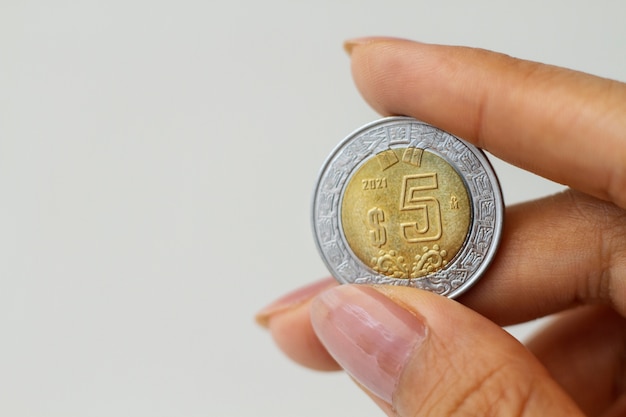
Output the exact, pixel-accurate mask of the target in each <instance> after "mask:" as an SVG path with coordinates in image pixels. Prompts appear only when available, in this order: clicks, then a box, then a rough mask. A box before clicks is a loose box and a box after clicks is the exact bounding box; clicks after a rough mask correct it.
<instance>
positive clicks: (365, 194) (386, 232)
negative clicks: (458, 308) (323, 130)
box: [313, 117, 504, 298]
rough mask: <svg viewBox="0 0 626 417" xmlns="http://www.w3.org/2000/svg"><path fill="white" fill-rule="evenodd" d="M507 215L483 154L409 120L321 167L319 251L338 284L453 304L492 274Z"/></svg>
mask: <svg viewBox="0 0 626 417" xmlns="http://www.w3.org/2000/svg"><path fill="white" fill-rule="evenodd" d="M503 215H504V207H503V200H502V193H501V191H500V186H499V183H498V180H497V177H496V175H495V172H494V171H493V168H492V167H491V164H490V163H489V161H488V159H487V157H486V156H485V154H484V153H483V152H482V151H481V150H480V149H478V148H476V147H475V146H473V145H471V144H469V143H467V142H465V141H463V140H461V139H459V138H457V137H455V136H453V135H451V134H449V133H447V132H445V131H442V130H440V129H438V128H436V127H433V126H431V125H428V124H426V123H422V122H420V121H418V120H415V119H413V118H409V117H388V118H384V119H381V120H378V121H375V122H373V123H370V124H368V125H366V126H364V127H362V128H361V129H359V130H357V131H355V132H354V133H352V134H351V135H349V136H348V137H347V138H346V139H345V140H344V141H342V142H341V143H340V144H339V145H338V146H337V148H335V150H334V151H333V152H332V153H331V154H330V156H329V158H328V159H327V160H326V162H325V163H324V165H323V167H322V169H321V172H320V174H319V177H318V181H317V184H316V187H315V192H314V196H313V231H314V236H315V240H316V244H317V247H318V249H319V251H320V254H321V256H322V258H323V260H324V262H325V263H326V266H327V267H328V269H329V270H330V272H331V274H332V275H333V276H334V277H335V278H336V279H337V280H338V281H339V282H341V283H366V284H391V285H406V286H411V287H416V288H420V289H424V290H428V291H432V292H435V293H438V294H441V295H445V296H448V297H451V298H453V297H456V296H458V295H460V294H461V293H463V292H465V291H466V290H467V289H468V288H469V287H470V286H471V285H473V284H474V283H475V282H476V281H477V280H478V278H479V277H480V276H481V275H482V274H483V272H484V271H485V270H486V269H487V267H488V266H489V264H490V262H491V260H492V259H493V257H494V255H495V253H496V250H497V247H498V243H499V241H500V236H501V234H502V222H503Z"/></svg>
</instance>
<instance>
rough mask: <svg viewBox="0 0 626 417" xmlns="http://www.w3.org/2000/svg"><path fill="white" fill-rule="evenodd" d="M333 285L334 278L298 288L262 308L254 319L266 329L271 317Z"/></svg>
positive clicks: (296, 305)
mask: <svg viewBox="0 0 626 417" xmlns="http://www.w3.org/2000/svg"><path fill="white" fill-rule="evenodd" d="M335 285H337V281H336V280H335V279H334V278H327V279H323V280H321V281H317V282H314V283H312V284H309V285H307V286H305V287H302V288H299V289H297V290H295V291H292V292H290V293H288V294H286V295H284V296H282V297H280V298H279V299H277V300H276V301H274V302H272V303H271V304H269V305H268V306H267V307H264V308H262V309H261V310H260V311H259V312H258V313H257V314H256V316H255V317H254V318H255V320H256V322H257V323H258V324H259V325H260V326H262V327H265V328H267V327H268V325H269V322H270V320H271V318H272V317H273V316H275V315H277V314H280V313H283V312H285V311H288V310H291V309H293V308H296V307H298V306H300V305H302V304H303V303H305V302H307V301H309V300H311V299H312V298H313V297H315V296H316V295H317V294H319V293H320V292H322V291H324V290H325V289H327V288H331V287H333V286H335Z"/></svg>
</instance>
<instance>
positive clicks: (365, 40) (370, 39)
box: [343, 36, 381, 55]
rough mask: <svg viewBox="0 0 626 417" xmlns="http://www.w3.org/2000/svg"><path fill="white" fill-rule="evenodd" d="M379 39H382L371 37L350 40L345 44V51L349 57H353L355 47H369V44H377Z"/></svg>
mask: <svg viewBox="0 0 626 417" xmlns="http://www.w3.org/2000/svg"><path fill="white" fill-rule="evenodd" d="M377 39H381V38H377V37H371V36H370V37H364V38H354V39H348V40H346V41H345V42H344V43H343V50H344V51H346V53H347V54H348V55H352V51H353V50H354V48H355V47H357V46H359V45H367V44H369V43H372V42H375V41H376V40H377Z"/></svg>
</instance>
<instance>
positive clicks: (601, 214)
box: [459, 190, 626, 325]
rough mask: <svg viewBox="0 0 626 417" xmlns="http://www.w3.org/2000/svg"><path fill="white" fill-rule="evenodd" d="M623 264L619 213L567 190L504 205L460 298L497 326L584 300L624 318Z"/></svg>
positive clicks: (625, 225) (624, 236) (625, 254)
mask: <svg viewBox="0 0 626 417" xmlns="http://www.w3.org/2000/svg"><path fill="white" fill-rule="evenodd" d="M625 268H626V221H625V213H624V211H623V210H621V209H619V208H617V207H615V206H613V205H611V204H608V203H605V202H603V201H600V200H597V199H595V198H593V197H589V196H587V195H585V194H582V193H579V192H576V191H572V190H569V191H566V192H563V193H560V194H557V195H554V196H550V197H546V198H542V199H540V200H537V201H532V202H528V203H523V204H519V205H515V206H512V207H509V208H507V211H506V216H505V227H504V233H503V237H502V242H501V245H500V248H499V250H498V255H497V256H496V258H495V260H494V262H493V264H492V265H491V266H490V268H489V269H488V271H487V272H486V274H485V276H483V277H482V278H481V279H480V280H479V281H478V282H477V284H476V285H475V286H474V287H473V288H472V289H471V290H470V291H468V292H467V293H465V294H464V295H462V296H461V297H460V298H459V301H461V302H462V303H463V304H465V305H467V306H469V307H471V308H472V309H474V310H476V311H478V312H479V313H481V314H483V315H485V316H486V317H488V318H490V319H491V320H493V321H495V322H496V323H498V324H500V325H509V324H515V323H520V322H525V321H528V320H531V319H535V318H538V317H543V316H545V315H548V314H552V313H555V312H559V311H562V310H565V309H568V308H571V307H574V306H577V305H580V304H589V303H604V304H608V305H610V306H612V307H614V308H615V310H617V311H618V312H619V313H620V314H622V315H623V316H626V297H624V294H626V279H624V277H626V270H625Z"/></svg>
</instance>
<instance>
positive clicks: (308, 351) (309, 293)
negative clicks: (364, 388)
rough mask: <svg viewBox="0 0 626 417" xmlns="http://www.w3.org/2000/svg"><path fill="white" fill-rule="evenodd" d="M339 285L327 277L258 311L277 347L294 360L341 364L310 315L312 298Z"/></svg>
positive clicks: (325, 366) (320, 366) (322, 366)
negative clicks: (328, 350)
mask: <svg viewBox="0 0 626 417" xmlns="http://www.w3.org/2000/svg"><path fill="white" fill-rule="evenodd" d="M336 285H338V283H337V281H335V279H334V278H327V279H323V280H320V281H317V282H314V283H312V284H309V285H307V286H305V287H303V288H300V289H298V290H296V291H293V292H291V293H289V294H287V295H285V296H284V297H281V298H279V299H278V300H276V301H274V302H273V303H271V304H270V305H268V306H267V307H265V308H264V309H262V310H261V311H260V312H259V313H258V314H257V315H256V321H257V323H258V324H260V325H261V326H263V327H266V328H267V329H268V330H269V331H270V334H271V335H272V337H273V339H274V341H275V342H276V344H277V345H278V347H279V348H280V349H281V350H282V351H283V352H284V353H285V355H287V357H289V358H291V359H292V360H294V361H295V362H297V363H299V364H301V365H303V366H306V367H308V368H312V369H316V370H320V371H333V370H338V369H340V368H339V365H337V362H335V360H334V359H333V358H332V357H331V356H330V355H329V354H328V352H327V351H326V349H325V348H324V347H323V346H322V345H321V343H320V342H319V339H318V338H317V336H316V335H315V332H313V328H312V327H311V321H310V318H309V309H310V306H311V300H312V299H313V298H314V297H315V296H316V295H318V294H319V293H321V292H323V291H324V290H326V289H328V288H332V287H334V286H336Z"/></svg>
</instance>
